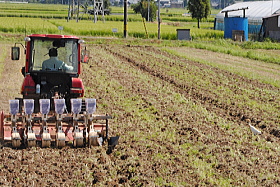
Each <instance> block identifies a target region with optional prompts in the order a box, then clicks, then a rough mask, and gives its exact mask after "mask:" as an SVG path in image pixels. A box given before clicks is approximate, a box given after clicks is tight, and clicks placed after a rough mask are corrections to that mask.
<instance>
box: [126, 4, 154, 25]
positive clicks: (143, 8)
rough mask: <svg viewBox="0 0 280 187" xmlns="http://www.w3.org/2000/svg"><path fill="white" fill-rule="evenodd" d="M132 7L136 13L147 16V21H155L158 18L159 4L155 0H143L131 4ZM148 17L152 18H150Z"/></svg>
mask: <svg viewBox="0 0 280 187" xmlns="http://www.w3.org/2000/svg"><path fill="white" fill-rule="evenodd" d="M131 8H132V9H133V11H134V12H135V13H136V14H138V13H140V14H141V16H142V18H145V19H146V21H153V20H154V19H155V18H156V12H157V6H156V3H155V1H153V0H150V1H147V0H141V1H140V2H138V3H137V4H133V5H131ZM148 10H149V11H148ZM148 12H149V14H148ZM148 17H149V18H150V20H148Z"/></svg>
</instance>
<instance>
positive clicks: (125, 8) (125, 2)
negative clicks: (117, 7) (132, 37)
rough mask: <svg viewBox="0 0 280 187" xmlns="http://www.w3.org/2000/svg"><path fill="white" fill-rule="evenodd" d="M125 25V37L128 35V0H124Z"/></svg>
mask: <svg viewBox="0 0 280 187" xmlns="http://www.w3.org/2000/svg"><path fill="white" fill-rule="evenodd" d="M123 6H124V20H123V22H124V25H123V37H124V38H126V37H127V0H124V5H123Z"/></svg>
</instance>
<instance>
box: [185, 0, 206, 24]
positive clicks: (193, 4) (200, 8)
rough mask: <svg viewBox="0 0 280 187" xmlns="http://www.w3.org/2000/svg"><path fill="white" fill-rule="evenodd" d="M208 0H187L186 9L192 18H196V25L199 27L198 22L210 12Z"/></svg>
mask: <svg viewBox="0 0 280 187" xmlns="http://www.w3.org/2000/svg"><path fill="white" fill-rule="evenodd" d="M210 9H211V7H210V0H189V1H188V10H189V12H190V13H191V14H192V18H195V19H197V27H198V28H200V26H199V22H200V21H201V19H202V18H207V17H208V16H209V15H210V13H211V10H210Z"/></svg>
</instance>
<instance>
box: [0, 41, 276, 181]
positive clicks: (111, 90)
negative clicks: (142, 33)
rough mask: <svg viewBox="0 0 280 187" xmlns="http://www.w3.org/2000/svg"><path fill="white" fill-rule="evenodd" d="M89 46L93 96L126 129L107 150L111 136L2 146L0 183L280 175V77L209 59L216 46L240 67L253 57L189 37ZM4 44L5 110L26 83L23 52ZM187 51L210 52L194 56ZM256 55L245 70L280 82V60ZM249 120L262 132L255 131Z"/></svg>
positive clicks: (86, 67)
mask: <svg viewBox="0 0 280 187" xmlns="http://www.w3.org/2000/svg"><path fill="white" fill-rule="evenodd" d="M3 47H7V46H6V45H1V48H3ZM87 48H88V49H89V50H90V52H91V56H92V59H91V61H90V62H89V63H88V64H83V74H82V79H83V82H84V85H85V87H86V97H89V98H96V99H97V102H98V106H97V112H98V113H108V114H111V115H113V119H112V120H111V123H110V125H111V134H112V135H120V137H121V138H120V142H119V145H118V146H116V148H115V150H114V151H113V153H111V154H109V155H108V154H106V145H105V146H103V147H94V148H78V149H74V148H72V147H71V146H67V147H65V148H62V149H57V148H47V149H43V148H39V147H34V148H29V149H20V150H16V149H12V148H10V147H3V148H2V149H1V150H0V161H1V162H0V185H3V186H94V185H98V186H278V185H280V169H279V167H278V165H279V163H280V153H279V151H280V150H279V145H280V126H279V124H280V112H279V111H280V106H279V105H280V98H279V93H280V89H279V86H278V87H277V86H275V85H274V86H273V85H272V84H268V83H265V81H262V80H258V79H257V78H256V79H252V78H249V77H247V76H242V75H241V74H239V73H236V72H234V71H229V70H225V69H223V68H219V67H218V66H211V60H213V56H215V55H216V56H217V58H216V59H217V62H216V63H220V64H223V63H224V64H225V66H230V64H232V66H237V65H238V66H240V67H241V68H242V63H240V62H244V66H245V64H246V63H247V62H248V60H247V59H244V58H238V59H237V57H232V56H230V55H226V56H224V57H223V58H221V56H220V54H219V53H213V52H211V53H210V52H207V51H203V50H202V51H198V50H195V49H191V48H186V47H184V48H168V49H166V48H160V47H152V46H142V45H141V46H135V45H117V44H115V45H112V44H108V45H105V44H100V45H95V44H91V45H88V47H87ZM167 51H168V52H167ZM5 53H6V54H7V55H6V59H5V63H4V71H3V72H2V77H1V80H2V81H1V103H3V105H2V106H1V109H2V110H4V111H6V112H7V111H8V110H7V106H8V105H7V104H8V102H7V101H8V100H9V99H10V97H14V96H16V94H17V93H18V90H19V88H20V84H21V81H22V76H21V75H20V73H19V69H20V68H21V66H22V65H23V62H20V63H16V62H12V61H11V60H9V59H10V56H9V50H7V51H5ZM176 53H182V54H185V55H177V54H176ZM187 54H192V56H193V57H197V58H198V59H199V58H203V60H204V61H207V60H208V61H209V62H208V63H201V62H198V61H196V60H188V58H187V57H186V55H187ZM231 58H232V59H233V60H231ZM22 59H23V58H22ZM225 59H226V61H225ZM250 64H253V65H252V66H251V70H248V71H252V73H254V67H256V66H257V67H258V68H255V69H256V72H257V73H258V74H260V73H262V71H263V73H264V76H268V77H270V78H271V77H272V78H273V79H275V82H276V83H277V81H278V83H279V80H280V74H279V70H280V68H279V67H278V66H275V65H273V66H271V67H270V66H269V65H267V64H265V63H262V62H259V61H252V60H251V61H250ZM260 64H262V65H260ZM247 65H248V63H247ZM260 66H262V67H264V68H263V69H264V70H261V69H260V68H259V67H260ZM7 75H9V76H7ZM11 80H15V81H14V83H12V82H10V81H11ZM8 81H9V82H8ZM7 86H8V87H7ZM8 88H9V89H8ZM11 91H13V92H14V93H11V94H9V93H8V92H11ZM249 122H250V123H251V124H252V125H254V126H255V127H257V128H258V129H260V130H261V131H262V134H261V135H258V136H254V135H252V133H251V131H250V128H249Z"/></svg>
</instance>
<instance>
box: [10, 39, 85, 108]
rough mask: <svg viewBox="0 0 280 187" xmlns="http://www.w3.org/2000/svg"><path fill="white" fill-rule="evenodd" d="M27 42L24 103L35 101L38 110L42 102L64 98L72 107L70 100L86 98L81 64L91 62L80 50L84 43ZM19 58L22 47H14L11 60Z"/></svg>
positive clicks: (64, 41)
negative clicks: (25, 100)
mask: <svg viewBox="0 0 280 187" xmlns="http://www.w3.org/2000/svg"><path fill="white" fill-rule="evenodd" d="M25 42H26V46H25V53H26V61H25V66H24V67H23V68H22V74H23V76H24V81H23V84H22V87H21V94H22V95H23V99H34V100H35V106H38V105H39V99H53V98H63V99H66V100H68V102H67V103H70V99H71V98H78V97H83V95H84V86H83V83H82V80H81V79H79V78H78V77H79V74H80V73H81V64H80V63H81V62H83V60H84V59H88V58H87V57H88V56H87V53H88V52H87V51H86V50H81V48H82V46H81V45H82V44H83V43H84V41H83V40H80V39H79V38H78V37H76V36H66V35H48V34H32V35H29V36H27V37H26V38H25ZM19 54H20V50H19V47H16V46H14V47H12V59H13V60H18V59H19V57H20V55H19ZM82 59H83V60H82ZM37 108H38V107H37Z"/></svg>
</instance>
